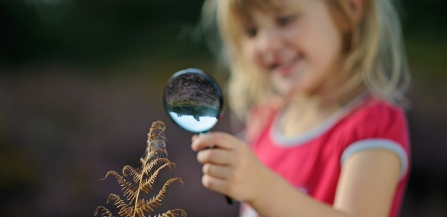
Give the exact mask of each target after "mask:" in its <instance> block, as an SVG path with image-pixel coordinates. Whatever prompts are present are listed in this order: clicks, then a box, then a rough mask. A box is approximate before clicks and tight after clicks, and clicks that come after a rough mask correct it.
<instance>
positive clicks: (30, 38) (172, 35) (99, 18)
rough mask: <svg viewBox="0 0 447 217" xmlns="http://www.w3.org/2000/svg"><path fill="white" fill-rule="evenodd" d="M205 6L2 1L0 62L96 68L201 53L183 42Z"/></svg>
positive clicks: (195, 0) (197, 2) (193, 0)
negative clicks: (180, 53) (170, 53)
mask: <svg viewBox="0 0 447 217" xmlns="http://www.w3.org/2000/svg"><path fill="white" fill-rule="evenodd" d="M201 4H202V1H201V0H187V1H185V0H164V1H155V0H149V1H142V0H140V1H137V0H130V1H122V0H95V1H88V0H12V1H7V0H0V22H1V23H0V63H1V64H3V65H5V64H6V65H13V66H17V65H21V64H26V63H33V62H39V61H48V60H53V61H54V60H58V61H62V62H68V63H73V64H81V65H83V64H84V65H91V66H96V65H98V64H99V65H101V64H107V63H109V62H113V61H126V60H129V59H135V58H138V57H139V56H147V55H155V54H160V53H166V52H167V51H169V50H172V49H176V50H177V51H178V50H180V51H184V52H188V51H189V52H197V51H202V52H203V51H204V50H205V49H203V48H204V46H203V44H194V45H193V46H192V45H188V44H187V43H183V44H182V43H181V42H182V40H181V39H185V38H188V37H189V35H190V33H191V31H192V30H193V28H194V26H195V25H196V23H197V21H198V19H199V16H200V7H201ZM188 39H190V38H188ZM188 42H190V40H188ZM182 49H183V50H182ZM188 49H189V50H188Z"/></svg>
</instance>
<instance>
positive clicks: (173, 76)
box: [163, 68, 224, 133]
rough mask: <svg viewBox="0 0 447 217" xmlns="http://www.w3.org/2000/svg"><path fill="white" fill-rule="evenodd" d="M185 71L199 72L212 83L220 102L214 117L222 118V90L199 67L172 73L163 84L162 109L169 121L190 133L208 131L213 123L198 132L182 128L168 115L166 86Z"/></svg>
mask: <svg viewBox="0 0 447 217" xmlns="http://www.w3.org/2000/svg"><path fill="white" fill-rule="evenodd" d="M187 73H194V74H199V75H201V76H202V77H204V78H205V79H207V80H208V81H209V82H210V83H211V84H212V85H213V87H214V89H215V90H216V94H217V96H218V98H219V102H220V108H219V115H218V116H217V117H216V119H217V120H218V121H219V120H220V119H221V118H222V115H223V108H224V104H223V102H224V100H223V95H222V91H221V89H220V87H219V85H218V84H217V82H216V80H214V79H213V78H212V77H211V76H210V75H208V74H207V73H205V72H204V71H202V70H200V69H197V68H187V69H183V70H180V71H178V72H176V73H174V74H173V75H172V76H171V77H170V78H169V80H168V82H166V85H165V88H164V91H163V106H164V109H165V111H166V113H167V115H168V117H169V119H171V121H172V122H174V123H175V124H176V125H177V126H179V127H180V128H182V129H184V130H186V131H188V132H191V133H205V132H208V131H209V130H210V129H211V128H213V127H214V125H213V127H211V128H210V129H208V130H206V131H202V132H199V131H191V130H188V129H185V128H183V127H182V126H180V125H179V124H178V123H177V122H176V121H175V120H174V119H173V118H172V117H171V115H170V114H169V112H168V105H167V102H166V92H167V89H168V86H169V84H170V83H171V81H172V80H173V79H175V78H177V77H179V76H181V75H183V74H187Z"/></svg>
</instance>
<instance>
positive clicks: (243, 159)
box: [192, 0, 410, 217]
mask: <svg viewBox="0 0 447 217" xmlns="http://www.w3.org/2000/svg"><path fill="white" fill-rule="evenodd" d="M212 6H215V9H216V15H217V23H218V27H219V32H220V35H221V38H222V40H223V45H224V52H223V53H224V54H225V59H226V60H228V63H229V66H230V69H231V79H230V83H229V90H230V101H231V102H230V106H231V107H232V109H233V110H234V111H235V112H236V113H237V114H238V115H240V116H241V117H243V118H245V120H246V132H247V139H246V142H247V143H248V144H249V145H246V142H245V141H242V140H240V139H238V138H236V137H234V136H232V135H229V134H225V133H221V132H214V133H209V134H205V135H202V136H197V135H196V136H193V138H192V149H193V150H194V151H199V150H200V152H198V154H197V159H198V161H199V162H200V163H202V164H203V173H204V175H203V177H202V183H203V185H204V186H205V187H206V188H208V189H211V190H213V191H216V192H219V193H222V194H225V195H228V196H229V197H231V198H233V199H235V200H238V201H241V202H243V205H242V208H241V216H244V217H249V216H258V215H259V216H264V217H268V216H275V217H278V216H280V217H285V216H294V217H299V216H324V217H329V216H340V217H342V216H343V217H345V216H360V217H366V216H374V217H380V216H383V217H385V216H392V217H395V216H398V214H399V208H400V204H401V201H402V198H403V193H404V188H405V184H406V182H407V180H408V171H409V161H410V160H409V141H408V132H407V123H406V119H405V115H404V111H403V110H402V108H401V107H399V106H398V105H397V102H398V101H399V100H401V99H402V98H403V97H402V90H403V89H404V88H405V87H406V85H407V84H408V81H409V77H408V74H407V67H406V62H405V58H404V55H403V52H402V47H401V44H400V42H401V41H400V40H401V38H400V37H401V36H400V31H399V29H400V26H399V22H398V19H397V15H396V12H395V10H394V9H393V5H392V4H391V2H390V0H207V2H206V4H205V8H208V9H209V8H210V7H212ZM205 20H209V19H208V18H206V19H205ZM210 146H214V147H216V148H215V149H206V148H207V147H210Z"/></svg>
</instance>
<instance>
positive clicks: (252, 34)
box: [244, 27, 258, 38]
mask: <svg viewBox="0 0 447 217" xmlns="http://www.w3.org/2000/svg"><path fill="white" fill-rule="evenodd" d="M244 32H245V35H246V36H248V37H249V38H253V37H255V36H256V34H257V33H258V30H257V29H256V28H255V27H250V28H245V29H244Z"/></svg>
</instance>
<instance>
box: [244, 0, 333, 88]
mask: <svg viewBox="0 0 447 217" xmlns="http://www.w3.org/2000/svg"><path fill="white" fill-rule="evenodd" d="M278 2H279V5H280V7H279V8H278V9H277V10H270V11H267V12H264V11H253V12H252V13H251V14H250V15H251V19H250V21H248V22H246V23H244V24H243V27H244V37H243V39H242V41H241V43H242V44H241V45H242V52H243V55H244V57H245V58H246V59H248V60H249V61H252V62H253V63H255V65H256V66H257V67H258V68H259V69H260V70H261V71H263V72H265V73H268V74H269V76H270V79H271V81H272V83H273V86H274V87H275V88H276V89H277V90H278V91H279V92H280V93H281V94H282V95H288V94H291V93H297V92H302V93H305V94H309V95H314V94H321V93H322V91H331V90H333V88H334V87H335V85H338V83H337V81H336V79H335V77H336V76H335V75H336V73H337V72H338V71H340V64H339V63H340V56H341V49H342V35H341V32H340V30H339V28H338V27H337V26H336V24H335V22H334V21H333V19H332V17H331V14H330V13H329V10H328V8H327V6H326V4H325V3H324V2H323V1H322V0H278Z"/></svg>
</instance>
